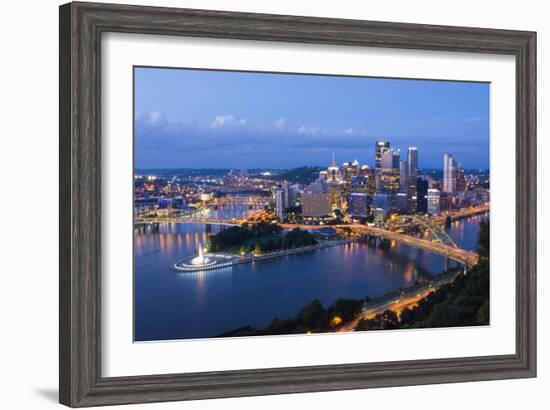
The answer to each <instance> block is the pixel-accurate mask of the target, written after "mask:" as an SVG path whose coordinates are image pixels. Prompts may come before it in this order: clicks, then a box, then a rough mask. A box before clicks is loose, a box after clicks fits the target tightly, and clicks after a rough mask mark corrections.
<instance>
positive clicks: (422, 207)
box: [416, 178, 428, 214]
mask: <svg viewBox="0 0 550 410" xmlns="http://www.w3.org/2000/svg"><path fill="white" fill-rule="evenodd" d="M427 196H428V181H426V180H425V179H421V178H417V179H416V212H418V213H420V214H425V213H427V212H428V200H427Z"/></svg>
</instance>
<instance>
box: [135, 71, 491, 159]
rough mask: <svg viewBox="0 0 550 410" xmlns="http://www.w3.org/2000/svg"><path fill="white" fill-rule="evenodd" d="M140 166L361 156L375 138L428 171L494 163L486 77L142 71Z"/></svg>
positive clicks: (138, 80)
mask: <svg viewBox="0 0 550 410" xmlns="http://www.w3.org/2000/svg"><path fill="white" fill-rule="evenodd" d="M134 74H135V165H136V167H137V168H238V169H241V168H293V167H299V166H304V165H319V166H325V165H328V164H329V162H330V160H331V157H332V152H334V154H335V156H336V160H337V162H338V163H342V162H345V161H353V160H355V159H357V160H359V162H360V163H361V164H365V163H366V164H369V165H373V163H374V144H375V141H379V140H382V141H390V143H391V147H392V148H399V149H401V158H402V159H406V151H407V147H409V146H416V147H417V148H418V153H419V154H418V156H419V165H420V167H421V168H442V163H443V154H444V153H445V152H449V153H451V154H453V156H454V157H455V158H456V159H457V160H458V161H459V162H461V163H462V165H463V166H464V167H465V168H488V167H489V87H490V85H489V84H487V83H467V82H449V81H426V80H402V79H381V78H365V77H338V76H318V75H296V74H269V73H249V72H229V71H207V70H187V69H163V68H135V73H134Z"/></svg>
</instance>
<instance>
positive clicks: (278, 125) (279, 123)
mask: <svg viewBox="0 0 550 410" xmlns="http://www.w3.org/2000/svg"><path fill="white" fill-rule="evenodd" d="M275 128H277V129H278V130H281V131H282V130H284V129H285V128H286V120H285V119H284V118H279V119H278V120H277V121H275Z"/></svg>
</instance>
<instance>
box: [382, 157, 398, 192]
mask: <svg viewBox="0 0 550 410" xmlns="http://www.w3.org/2000/svg"><path fill="white" fill-rule="evenodd" d="M380 166H381V168H380V188H381V189H380V191H382V192H385V193H388V194H396V193H397V192H398V191H399V150H392V149H388V150H384V151H383V152H382V158H381V163H380Z"/></svg>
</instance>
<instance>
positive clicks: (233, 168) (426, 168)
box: [134, 164, 490, 171]
mask: <svg viewBox="0 0 550 410" xmlns="http://www.w3.org/2000/svg"><path fill="white" fill-rule="evenodd" d="M363 165H364V164H363ZM369 166H370V165H369ZM326 167H327V166H326V165H301V166H297V167H285V168H274V167H248V168H237V167H177V166H176V167H147V168H144V167H135V168H134V170H135V171H150V170H159V171H170V170H177V169H190V170H202V169H213V170H239V171H240V170H246V171H248V170H251V169H259V170H262V169H265V170H290V169H297V168H326ZM370 168H371V169H374V167H370ZM463 169H464V170H465V171H466V170H486V171H488V170H490V168H489V167H487V168H484V167H463ZM419 170H441V171H443V168H437V167H423V168H419Z"/></svg>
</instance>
